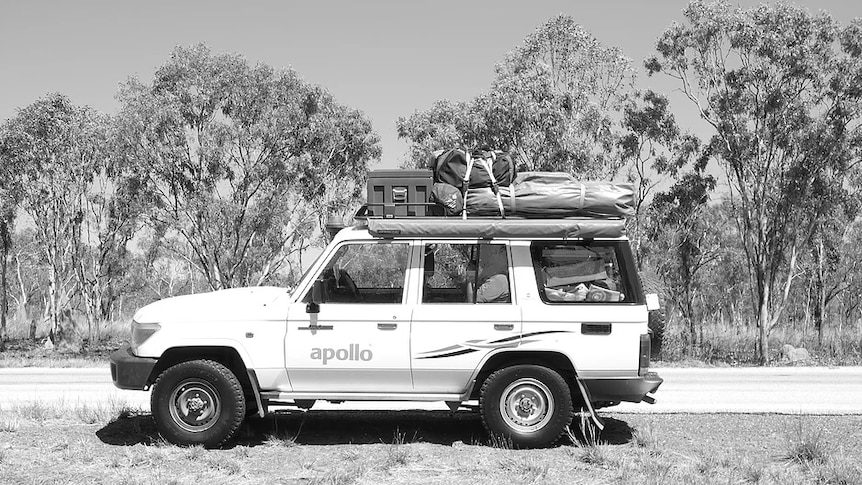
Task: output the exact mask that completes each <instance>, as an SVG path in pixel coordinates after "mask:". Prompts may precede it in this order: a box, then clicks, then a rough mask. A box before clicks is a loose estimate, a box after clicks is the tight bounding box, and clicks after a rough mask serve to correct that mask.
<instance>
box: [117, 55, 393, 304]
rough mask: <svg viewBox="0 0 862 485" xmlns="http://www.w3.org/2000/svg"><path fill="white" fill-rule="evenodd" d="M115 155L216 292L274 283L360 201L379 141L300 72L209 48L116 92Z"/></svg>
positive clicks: (176, 58)
mask: <svg viewBox="0 0 862 485" xmlns="http://www.w3.org/2000/svg"><path fill="white" fill-rule="evenodd" d="M120 100H121V103H122V110H121V113H120V116H119V120H118V144H119V150H118V154H119V155H120V156H122V157H124V162H125V163H128V164H129V165H131V166H133V167H136V168H135V170H136V177H137V178H138V179H139V180H140V183H141V185H142V187H141V191H142V192H144V193H146V194H147V196H148V197H151V198H152V199H153V202H154V204H153V207H154V210H153V211H152V212H151V217H152V223H153V225H154V226H155V227H162V228H167V230H168V231H175V232H176V233H177V234H178V235H179V237H180V238H181V239H182V240H183V241H184V242H185V243H186V244H188V245H189V246H190V247H191V249H192V251H193V257H191V258H189V259H190V261H193V262H194V264H195V266H196V268H197V269H198V270H199V271H200V272H201V273H202V274H203V275H204V276H205V277H206V279H207V281H208V283H209V285H210V286H211V287H212V288H213V289H219V288H226V287H231V286H235V285H239V284H246V285H255V284H261V283H264V282H266V281H268V280H270V279H271V278H272V277H273V275H274V274H275V273H276V272H277V271H278V270H279V269H280V268H281V267H282V266H283V265H284V264H285V262H286V260H287V258H288V257H289V256H290V255H291V254H292V253H293V252H294V251H296V250H297V249H301V248H302V247H303V246H304V245H307V244H308V241H309V240H310V239H311V238H312V237H313V236H314V234H315V228H316V227H318V226H319V225H320V224H319V223H320V222H321V221H325V219H326V215H327V214H329V213H332V212H337V211H343V210H344V209H345V208H346V207H348V206H350V205H351V204H352V203H354V202H355V201H356V200H357V199H358V198H359V196H360V195H361V188H362V187H363V184H362V182H363V180H364V179H363V177H364V176H365V169H366V167H367V164H368V163H369V162H370V161H372V160H374V159H376V158H377V157H379V154H380V148H379V146H378V137H377V135H376V134H375V133H374V132H373V131H372V130H371V126H370V123H369V122H368V120H367V119H366V118H365V117H364V116H363V115H362V113H360V112H358V111H356V110H352V109H349V108H347V107H345V106H342V105H340V104H338V103H337V102H336V101H335V100H334V99H333V98H332V96H331V95H329V93H327V92H326V91H325V90H323V89H322V88H319V87H317V86H312V85H309V84H307V83H305V82H304V81H302V80H301V79H300V77H299V75H298V74H297V73H296V72H294V71H292V70H286V71H280V72H279V71H276V70H274V69H273V68H271V67H269V66H267V65H264V64H258V65H256V66H250V65H249V64H248V62H247V61H246V60H245V59H243V58H242V57H241V56H239V55H232V54H212V53H211V52H210V50H209V49H208V48H207V47H206V46H204V45H196V46H193V47H189V48H183V47H180V48H177V49H176V50H175V51H174V52H173V53H172V55H171V58H170V59H169V60H168V62H167V63H165V64H164V65H163V66H162V67H160V68H159V69H158V70H157V71H156V73H155V79H154V80H153V83H152V84H151V85H147V84H144V83H141V82H140V81H138V80H136V79H131V80H129V81H128V82H127V83H126V84H125V85H124V86H123V87H122V90H121V93H120Z"/></svg>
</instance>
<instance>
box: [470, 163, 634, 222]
mask: <svg viewBox="0 0 862 485" xmlns="http://www.w3.org/2000/svg"><path fill="white" fill-rule="evenodd" d="M501 201H502V208H503V213H502V214H501V209H500V202H501ZM464 205H465V207H466V210H467V212H468V214H469V215H472V216H501V215H503V216H520V217H529V218H539V217H541V218H558V217H631V216H633V215H634V213H635V208H634V186H633V185H632V184H624V183H614V182H605V181H601V182H579V181H577V180H575V179H574V177H572V176H571V175H569V174H567V173H562V172H523V173H519V174H518V175H517V177H516V178H515V181H514V183H513V184H512V186H511V187H500V188H499V192H498V194H495V193H494V192H493V190H491V189H490V188H471V189H469V190H467V194H466V197H465V203H464Z"/></svg>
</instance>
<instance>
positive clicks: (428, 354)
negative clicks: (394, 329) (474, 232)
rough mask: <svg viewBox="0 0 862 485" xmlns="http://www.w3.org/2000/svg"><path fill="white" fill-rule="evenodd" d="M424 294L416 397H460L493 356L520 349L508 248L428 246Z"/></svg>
mask: <svg viewBox="0 0 862 485" xmlns="http://www.w3.org/2000/svg"><path fill="white" fill-rule="evenodd" d="M421 249H422V255H423V256H424V257H423V258H422V278H421V279H422V288H421V291H419V292H417V293H418V294H419V296H418V301H417V302H416V303H417V304H416V309H415V310H414V312H413V335H412V339H411V356H412V366H413V382H414V387H415V389H416V392H422V393H460V392H463V391H464V390H465V389H466V387H467V385H468V384H469V381H470V378H471V377H472V374H473V371H474V370H475V369H476V367H477V366H478V365H479V364H480V363H481V362H482V361H483V360H484V359H485V358H486V357H487V356H488V354H490V353H494V352H498V351H500V350H503V349H507V348H512V347H516V346H517V345H518V344H519V336H520V334H521V313H520V310H519V309H518V307H517V306H516V305H515V304H514V298H513V296H512V295H514V293H515V292H514V286H513V285H514V282H513V281H512V278H511V271H510V269H509V268H510V265H509V261H511V258H510V257H509V252H508V247H507V245H506V244H505V243H497V242H494V243H489V242H482V243H479V242H478V241H477V242H467V243H465V242H463V241H460V242H459V241H449V242H447V241H440V242H437V241H424V242H423V245H422V248H421Z"/></svg>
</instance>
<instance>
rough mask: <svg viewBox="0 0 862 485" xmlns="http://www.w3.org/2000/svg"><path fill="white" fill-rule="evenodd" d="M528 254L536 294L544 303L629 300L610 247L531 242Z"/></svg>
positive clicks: (614, 255) (614, 254)
mask: <svg viewBox="0 0 862 485" xmlns="http://www.w3.org/2000/svg"><path fill="white" fill-rule="evenodd" d="M532 253H533V268H534V269H535V271H536V281H537V282H538V284H539V293H540V294H541V295H542V299H543V300H545V301H547V302H552V303H614V302H625V301H629V300H627V299H626V294H625V286H624V285H623V281H624V280H623V278H622V275H621V274H620V266H619V264H618V261H617V256H616V252H615V251H614V246H613V245H602V244H593V245H591V244H588V243H577V244H542V243H534V244H533V248H532Z"/></svg>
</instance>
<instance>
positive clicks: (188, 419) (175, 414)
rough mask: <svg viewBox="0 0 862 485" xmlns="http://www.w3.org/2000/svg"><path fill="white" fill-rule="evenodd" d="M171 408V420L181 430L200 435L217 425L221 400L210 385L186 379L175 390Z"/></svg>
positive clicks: (172, 394)
mask: <svg viewBox="0 0 862 485" xmlns="http://www.w3.org/2000/svg"><path fill="white" fill-rule="evenodd" d="M169 407H170V411H171V418H173V420H174V422H175V423H177V425H178V426H179V427H180V428H182V429H184V430H186V431H188V432H190V433H200V432H203V431H206V430H208V429H210V428H212V427H213V426H214V425H215V423H216V418H217V417H218V415H219V412H220V411H221V400H220V399H219V394H218V391H216V390H215V388H214V387H213V386H212V385H211V384H210V383H208V382H206V381H202V380H200V379H186V380H184V381H182V382H180V383H179V385H177V387H175V388H174V391H173V392H172V393H171V400H170V403H169Z"/></svg>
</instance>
